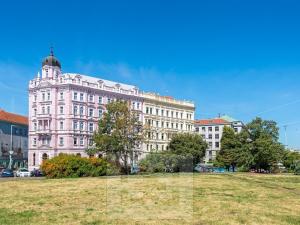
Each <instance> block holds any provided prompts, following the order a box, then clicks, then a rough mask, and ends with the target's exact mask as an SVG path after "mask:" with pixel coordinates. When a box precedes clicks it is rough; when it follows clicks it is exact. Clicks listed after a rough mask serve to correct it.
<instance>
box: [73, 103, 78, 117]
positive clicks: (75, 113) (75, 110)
mask: <svg viewBox="0 0 300 225" xmlns="http://www.w3.org/2000/svg"><path fill="white" fill-rule="evenodd" d="M77 111H78V107H77V105H75V106H74V108H73V114H74V115H77Z"/></svg>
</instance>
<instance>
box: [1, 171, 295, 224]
mask: <svg viewBox="0 0 300 225" xmlns="http://www.w3.org/2000/svg"><path fill="white" fill-rule="evenodd" d="M0 193H1V194H0V224H5V225H9V224H13V225H17V224H22V225H25V224H38V225H42V224H72V225H73V224H203V225H209V224H213V225H215V224H260V225H268V224H272V225H276V224H298V225H299V224H300V176H293V175H257V174H242V173H238V174H234V175H233V174H204V175H203V174H202V175H201V174H194V175H193V174H167V175H163V174H160V175H149V176H146V175H145V176H122V177H101V178H81V179H61V180H49V179H42V180H0Z"/></svg>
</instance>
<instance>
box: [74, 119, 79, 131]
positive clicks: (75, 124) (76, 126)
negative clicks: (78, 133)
mask: <svg viewBox="0 0 300 225" xmlns="http://www.w3.org/2000/svg"><path fill="white" fill-rule="evenodd" d="M77 128H78V122H77V121H74V122H73V129H74V130H77Z"/></svg>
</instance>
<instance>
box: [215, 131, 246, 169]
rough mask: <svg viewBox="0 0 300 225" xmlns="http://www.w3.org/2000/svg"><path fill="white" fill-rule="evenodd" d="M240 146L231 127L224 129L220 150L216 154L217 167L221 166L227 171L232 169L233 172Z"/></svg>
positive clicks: (237, 160) (237, 161)
mask: <svg viewBox="0 0 300 225" xmlns="http://www.w3.org/2000/svg"><path fill="white" fill-rule="evenodd" d="M241 147H242V144H241V142H240V140H239V138H238V136H237V134H235V132H234V130H233V129H232V128H231V127H224V130H223V135H222V139H221V150H220V151H219V152H218V153H217V157H216V161H217V164H218V165H223V166H224V167H225V168H226V169H227V170H229V168H230V167H232V169H233V171H235V168H236V166H237V165H238V163H239V157H240V152H241Z"/></svg>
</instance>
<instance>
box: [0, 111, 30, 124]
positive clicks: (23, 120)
mask: <svg viewBox="0 0 300 225" xmlns="http://www.w3.org/2000/svg"><path fill="white" fill-rule="evenodd" d="M0 120H2V121H6V122H11V123H17V124H23V125H27V126H28V117H26V116H21V115H18V114H14V113H9V112H5V111H4V110H0Z"/></svg>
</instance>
